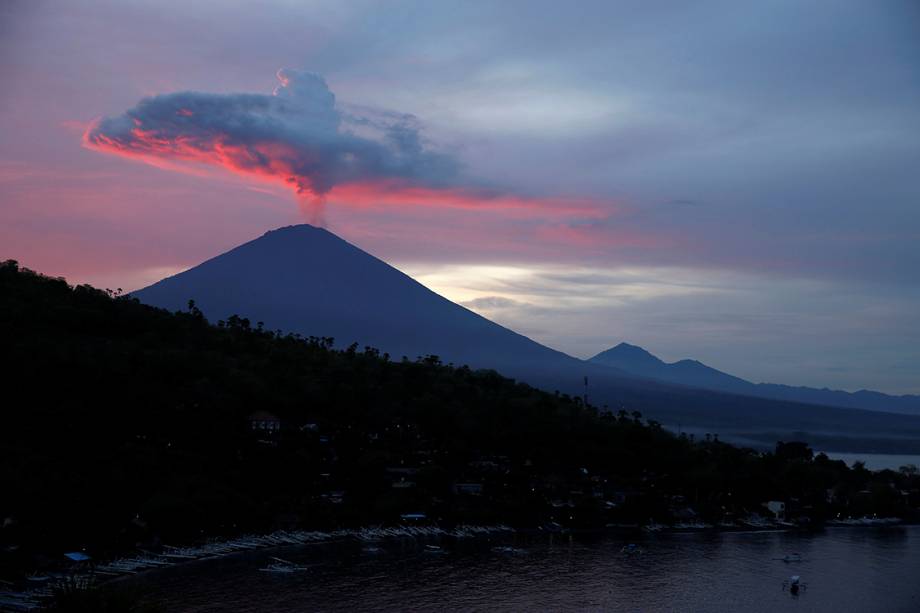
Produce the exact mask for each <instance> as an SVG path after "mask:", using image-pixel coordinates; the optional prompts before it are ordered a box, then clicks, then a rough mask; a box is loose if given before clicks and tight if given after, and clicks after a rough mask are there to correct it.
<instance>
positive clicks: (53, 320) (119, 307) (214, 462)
mask: <svg viewBox="0 0 920 613" xmlns="http://www.w3.org/2000/svg"><path fill="white" fill-rule="evenodd" d="M369 308H372V305H369ZM333 346H334V345H333V339H330V338H301V337H299V336H298V335H291V334H284V333H282V332H280V331H269V330H266V329H264V327H263V326H262V324H261V323H255V324H253V323H251V322H250V321H248V320H246V319H242V318H239V317H231V318H230V319H229V320H228V321H222V322H218V323H217V324H216V325H212V324H210V323H208V322H207V321H206V320H205V318H204V317H203V316H202V313H201V312H200V311H199V310H198V309H197V308H196V307H195V305H194V302H190V303H189V308H188V310H187V311H185V312H180V313H169V312H167V311H164V310H160V309H155V308H152V307H148V306H145V305H142V304H140V303H138V302H137V301H136V300H134V299H132V298H130V297H126V296H122V295H120V292H111V291H100V290H97V289H93V288H91V287H89V286H85V285H82V286H76V287H71V286H69V285H68V284H67V283H66V282H65V281H64V280H63V279H55V278H49V277H45V276H42V275H39V274H36V273H33V272H31V271H28V270H25V269H22V268H20V267H19V266H18V265H17V264H16V262H12V261H8V262H5V263H2V264H0V372H2V373H3V374H2V379H0V383H2V393H3V397H4V402H3V403H2V407H3V408H2V419H3V428H2V429H0V487H2V496H0V525H2V528H0V547H2V548H3V549H2V550H3V552H4V553H3V554H2V556H3V558H2V563H3V565H4V566H5V567H6V568H7V570H9V569H10V568H13V567H15V568H22V567H25V566H28V565H33V566H34V564H35V563H36V561H37V560H41V559H42V558H41V556H48V557H49V558H50V559H54V557H56V556H60V554H61V553H62V552H64V551H69V550H77V549H84V548H85V549H86V550H87V551H89V552H91V553H92V554H93V555H95V556H97V557H99V556H105V555H106V554H108V553H113V552H118V551H124V550H127V549H131V548H133V547H135V546H137V545H143V546H147V547H155V546H157V544H158V543H161V542H164V541H165V542H168V543H177V542H181V541H189V540H194V539H199V538H203V537H207V536H218V535H227V534H232V533H238V532H241V531H268V530H271V529H274V528H279V527H310V528H329V527H336V526H358V525H366V524H376V523H398V522H400V521H403V520H404V519H405V518H402V517H401V516H402V515H403V514H407V513H413V514H424V515H425V517H426V520H427V521H437V522H440V523H443V524H452V523H477V522H479V523H484V522H505V523H509V524H512V525H516V526H519V527H537V526H543V525H546V524H547V523H548V522H558V523H559V524H562V525H563V526H571V527H576V528H577V527H584V528H593V527H603V526H604V525H606V524H608V523H623V522H647V521H649V520H650V519H654V520H656V521H661V522H667V521H670V520H672V519H673V518H675V517H682V516H687V515H688V514H689V515H693V516H694V517H698V518H702V519H705V520H708V521H719V520H721V519H723V518H726V517H732V516H734V517H741V516H743V515H746V514H748V513H751V512H761V513H763V512H764V509H763V507H762V503H764V502H765V501H768V500H781V501H786V503H787V508H788V509H789V514H790V515H791V516H793V517H796V518H801V520H802V521H803V522H804V521H810V522H812V523H820V522H821V521H823V520H824V519H826V518H829V517H835V516H836V515H837V514H843V515H865V514H873V513H877V514H879V515H896V516H900V517H906V518H910V517H914V516H913V515H911V514H912V513H914V514H915V513H916V507H917V506H918V503H920V500H918V491H920V476H918V474H917V472H916V469H915V468H914V469H910V468H908V467H905V469H904V470H902V471H901V472H894V471H883V472H880V473H871V472H870V471H867V470H865V468H863V467H859V466H856V467H853V468H849V467H847V466H846V465H845V464H844V463H843V462H835V461H832V460H829V459H828V458H827V457H825V456H823V455H819V456H817V457H813V454H812V452H811V450H810V449H808V447H807V446H806V445H805V444H803V443H789V444H779V445H778V446H777V449H776V452H775V453H767V454H762V453H758V452H754V451H752V450H749V449H741V448H737V447H733V446H730V445H727V444H724V443H720V442H718V441H717V440H703V441H699V442H694V441H691V440H688V439H687V438H685V437H678V436H675V435H673V434H671V433H669V432H666V431H664V430H663V429H662V428H661V427H660V426H659V425H658V424H656V423H655V422H649V421H644V420H643V419H642V416H641V415H639V414H638V413H632V414H630V413H627V412H625V411H621V412H620V413H619V414H616V415H612V414H610V413H607V412H604V411H599V410H598V409H597V408H595V407H592V406H585V405H584V404H583V403H582V401H581V399H579V398H572V397H569V396H566V395H560V394H550V393H545V392H542V391H539V390H536V389H534V388H532V387H529V386H527V385H524V384H521V383H517V382H515V381H513V380H510V379H507V378H504V377H502V376H500V375H499V374H497V373H495V372H492V371H473V370H470V369H469V368H467V367H463V366H461V367H455V366H452V365H444V364H442V363H441V362H440V360H439V359H438V358H437V357H436V356H424V357H421V358H419V359H418V360H416V361H407V360H403V361H392V360H390V359H389V356H387V355H386V354H383V355H381V354H380V352H379V351H377V350H376V349H373V348H369V347H368V348H364V349H360V348H359V347H357V346H351V347H348V348H346V349H344V350H336V349H334V348H333ZM257 411H261V412H267V413H270V414H271V415H272V416H277V418H278V420H279V421H280V429H279V430H277V431H275V430H270V429H263V428H262V427H261V426H262V425H264V424H262V422H252V421H251V420H250V416H251V415H252V414H253V413H255V412H257ZM264 418H265V416H264V415H263V416H262V417H261V418H260V419H261V420H263V421H264Z"/></svg>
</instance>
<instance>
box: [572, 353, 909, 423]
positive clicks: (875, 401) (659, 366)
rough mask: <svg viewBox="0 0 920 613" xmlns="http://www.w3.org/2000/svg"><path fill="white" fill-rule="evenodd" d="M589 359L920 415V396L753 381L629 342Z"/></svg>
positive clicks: (730, 388)
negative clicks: (672, 359)
mask: <svg viewBox="0 0 920 613" xmlns="http://www.w3.org/2000/svg"><path fill="white" fill-rule="evenodd" d="M589 361H590V362H594V363H596V364H604V365H607V366H612V367H614V368H618V369H620V370H623V371H626V372H628V373H632V374H634V375H637V376H640V377H646V378H649V379H656V380H658V381H665V382H668V383H677V384H680V385H688V386H691V387H699V388H703V389H709V390H714V391H720V392H730V393H733V394H743V395H746V396H758V397H761V398H774V399H777V400H790V401H793V402H804V403H808V404H819V405H826V406H834V407H845V408H853V409H865V410H870V411H888V412H892V413H906V414H912V415H920V396H914V395H905V396H891V395H888V394H883V393H881V392H873V391H869V390H860V391H858V392H845V391H843V390H831V389H826V388H825V389H818V388H812V387H795V386H791V385H781V384H776V383H752V382H751V381H747V380H745V379H741V378H740V377H735V376H733V375H730V374H728V373H724V372H722V371H720V370H716V369H715V368H712V367H710V366H707V365H705V364H703V363H702V362H698V361H696V360H679V361H677V362H672V363H667V362H665V361H663V360H661V359H660V358H658V357H657V356H655V355H653V354H651V353H649V352H648V351H646V350H645V349H643V348H642V347H638V346H636V345H630V344H629V343H620V344H619V345H617V346H616V347H613V348H611V349H608V350H606V351H602V352H601V353H599V354H597V355H596V356H594V357H593V358H591V359H590V360H589Z"/></svg>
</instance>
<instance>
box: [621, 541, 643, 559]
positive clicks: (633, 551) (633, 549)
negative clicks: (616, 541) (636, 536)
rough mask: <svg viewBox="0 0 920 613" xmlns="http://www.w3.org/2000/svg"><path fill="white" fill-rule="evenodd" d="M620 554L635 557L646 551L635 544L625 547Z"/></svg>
mask: <svg viewBox="0 0 920 613" xmlns="http://www.w3.org/2000/svg"><path fill="white" fill-rule="evenodd" d="M620 553H625V554H626V555H628V556H634V555H638V554H640V553H645V550H644V549H642V548H641V547H639V546H638V545H636V544H635V543H630V544H628V545H623V547H622V549H620Z"/></svg>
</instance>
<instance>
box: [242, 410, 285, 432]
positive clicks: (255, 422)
mask: <svg viewBox="0 0 920 613" xmlns="http://www.w3.org/2000/svg"><path fill="white" fill-rule="evenodd" d="M249 427H250V428H252V429H253V430H255V431H259V432H278V431H279V430H281V418H280V417H278V416H277V415H274V414H272V413H269V412H268V411H256V412H255V413H253V414H252V415H250V416H249Z"/></svg>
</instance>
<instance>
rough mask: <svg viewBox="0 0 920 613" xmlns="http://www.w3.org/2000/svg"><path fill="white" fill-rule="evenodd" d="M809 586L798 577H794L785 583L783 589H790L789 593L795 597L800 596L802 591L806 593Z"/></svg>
mask: <svg viewBox="0 0 920 613" xmlns="http://www.w3.org/2000/svg"><path fill="white" fill-rule="evenodd" d="M807 587H808V585H807V584H806V583H805V582H804V581H802V578H801V577H799V576H798V575H792V576H791V577H789V578H788V579H787V580H786V581H783V589H784V590H785V589H786V588H788V589H789V593H790V594H792V595H793V596H798V595H799V592H800V591H802V592H803V591H805V589H806V588H807Z"/></svg>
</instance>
